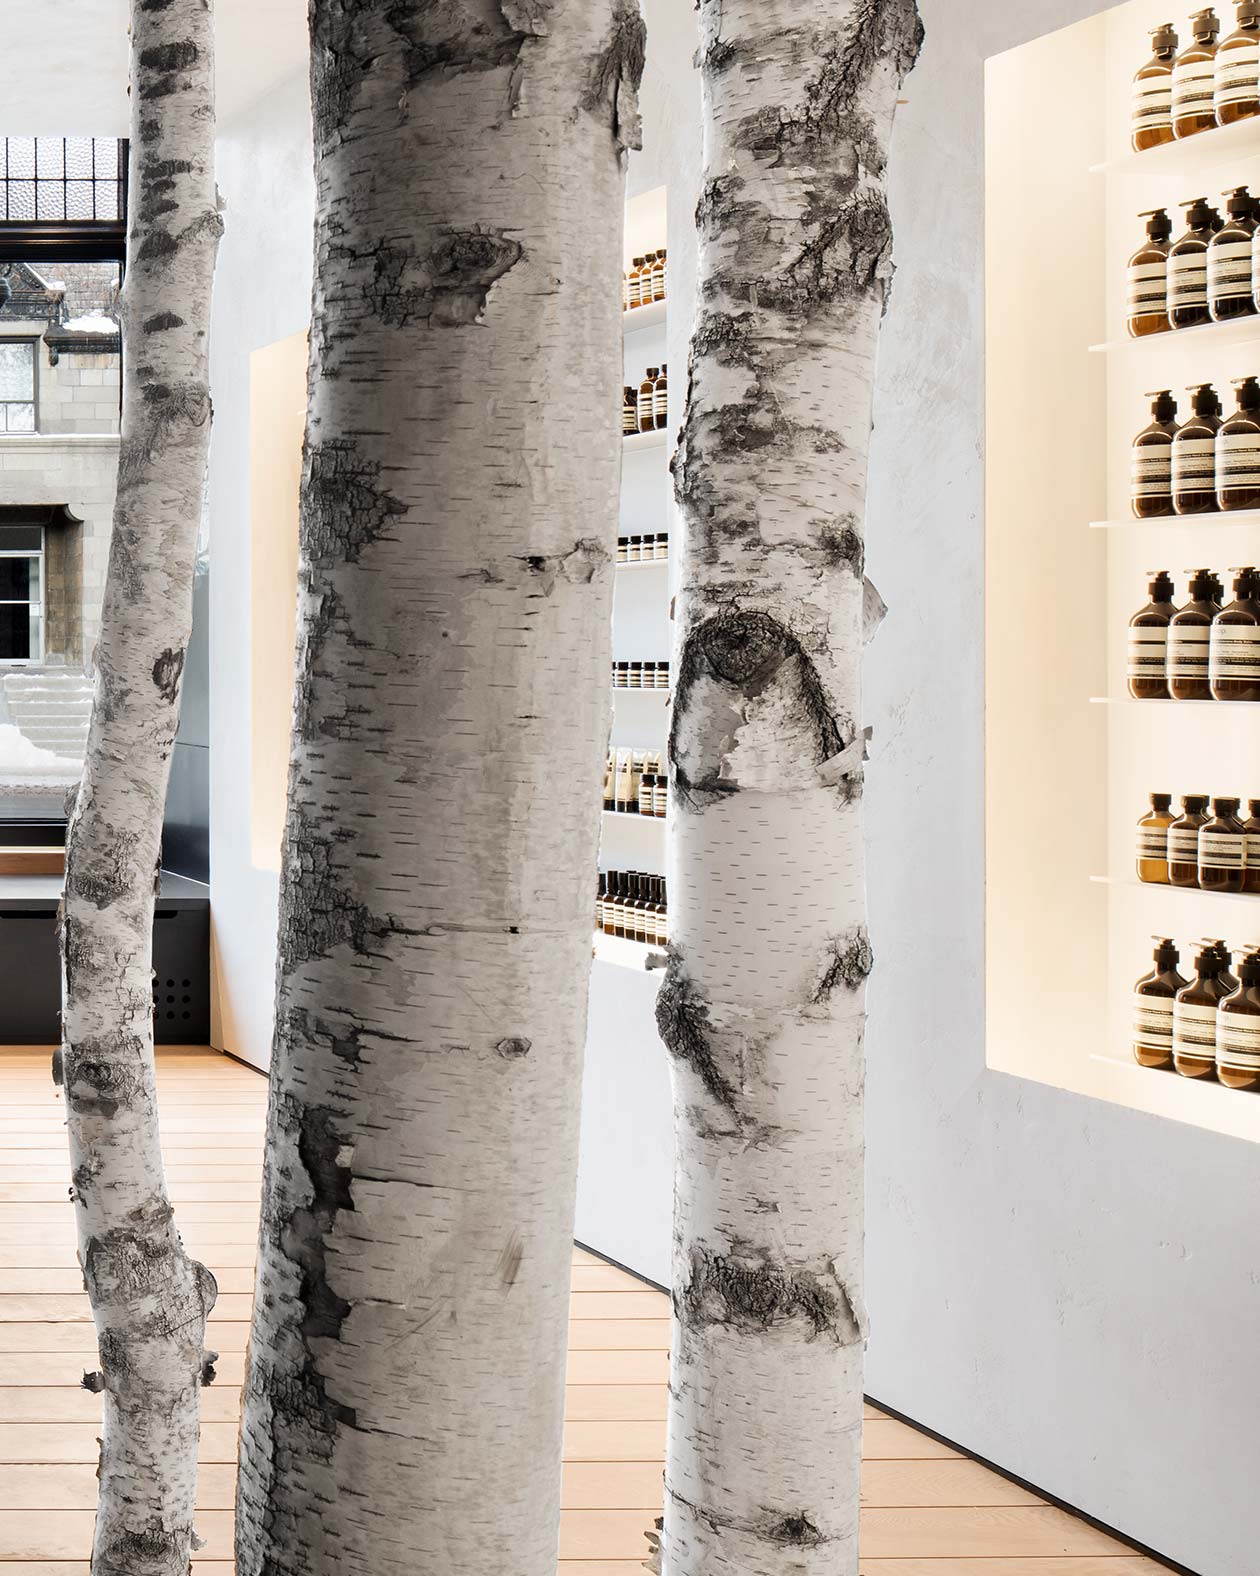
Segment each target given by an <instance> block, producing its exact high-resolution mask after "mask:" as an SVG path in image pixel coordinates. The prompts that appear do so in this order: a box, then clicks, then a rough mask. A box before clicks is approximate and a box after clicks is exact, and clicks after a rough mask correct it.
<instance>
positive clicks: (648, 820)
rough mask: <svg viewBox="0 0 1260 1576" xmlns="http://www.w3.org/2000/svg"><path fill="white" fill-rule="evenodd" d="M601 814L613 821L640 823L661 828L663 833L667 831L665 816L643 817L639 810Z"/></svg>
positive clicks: (613, 811)
mask: <svg viewBox="0 0 1260 1576" xmlns="http://www.w3.org/2000/svg"><path fill="white" fill-rule="evenodd" d="M600 814H601V815H605V816H607V817H608V818H609V819H610V820H612V821H617V822H621V823H624V822H626V821H638V822H639V823H640V824H641V825H643V826H659V827H660V829H661V831H662V832H663V831H664V830H665V819H666V818H665V817H664V816H663V815H642V814H640V812H639V811H638V810H601V811H600Z"/></svg>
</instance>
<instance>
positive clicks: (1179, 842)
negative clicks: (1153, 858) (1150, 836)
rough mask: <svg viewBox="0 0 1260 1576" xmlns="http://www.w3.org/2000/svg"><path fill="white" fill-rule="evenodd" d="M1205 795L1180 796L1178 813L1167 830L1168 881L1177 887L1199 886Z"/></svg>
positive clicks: (1205, 817) (1204, 819)
mask: <svg viewBox="0 0 1260 1576" xmlns="http://www.w3.org/2000/svg"><path fill="white" fill-rule="evenodd" d="M1207 802H1208V796H1207V794H1205V793H1186V794H1182V796H1181V814H1180V815H1179V816H1178V817H1177V819H1176V820H1175V821H1174V822H1173V823H1172V825H1171V826H1170V827H1169V828H1168V879H1169V881H1170V882H1171V883H1172V885H1173V886H1176V887H1197V886H1198V884H1199V828H1200V827H1201V826H1203V825H1204V824H1205V823H1206V821H1207V816H1206V815H1205V814H1204V811H1205V810H1206V809H1207Z"/></svg>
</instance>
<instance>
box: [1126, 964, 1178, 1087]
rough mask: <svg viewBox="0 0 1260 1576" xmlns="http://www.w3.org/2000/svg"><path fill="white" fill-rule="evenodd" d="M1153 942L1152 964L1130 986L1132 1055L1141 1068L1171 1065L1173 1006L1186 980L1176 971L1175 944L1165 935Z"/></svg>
mask: <svg viewBox="0 0 1260 1576" xmlns="http://www.w3.org/2000/svg"><path fill="white" fill-rule="evenodd" d="M1155 942H1156V947H1155V967H1154V968H1153V969H1152V970H1151V971H1150V973H1149V974H1143V976H1142V978H1141V979H1140V980H1139V981H1138V982H1137V984H1136V985H1135V986H1134V987H1133V1056H1134V1060H1135V1061H1138V1062H1140V1063H1141V1065H1142V1066H1143V1067H1171V1066H1172V1058H1173V1006H1174V1003H1175V1001H1176V997H1177V992H1178V991H1180V990H1185V988H1186V986H1187V985H1188V984H1189V983H1190V982H1189V980H1187V979H1185V978H1183V977H1182V975H1180V974H1179V973H1178V972H1177V962H1178V959H1179V957H1180V954H1179V953H1178V951H1177V947H1176V944H1175V943H1174V942H1173V941H1172V940H1171V939H1170V938H1169V937H1168V936H1156V937H1155Z"/></svg>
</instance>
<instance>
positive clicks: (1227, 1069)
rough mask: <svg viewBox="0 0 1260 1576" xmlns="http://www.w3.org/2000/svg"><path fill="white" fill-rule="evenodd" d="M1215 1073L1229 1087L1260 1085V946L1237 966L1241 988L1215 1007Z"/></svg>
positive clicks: (1253, 949) (1246, 952)
mask: <svg viewBox="0 0 1260 1576" xmlns="http://www.w3.org/2000/svg"><path fill="white" fill-rule="evenodd" d="M1216 1076H1217V1077H1218V1078H1219V1079H1220V1081H1221V1082H1222V1083H1223V1084H1224V1085H1225V1087H1226V1088H1227V1089H1257V1088H1260V947H1257V946H1256V945H1255V943H1254V942H1253V943H1251V945H1250V946H1248V947H1247V949H1246V951H1245V953H1244V954H1243V957H1242V960H1241V961H1240V963H1239V965H1238V989H1237V990H1235V991H1231V992H1230V994H1229V995H1228V996H1223V997H1222V998H1221V1001H1220V1004H1219V1006H1218V1007H1217V1009H1216Z"/></svg>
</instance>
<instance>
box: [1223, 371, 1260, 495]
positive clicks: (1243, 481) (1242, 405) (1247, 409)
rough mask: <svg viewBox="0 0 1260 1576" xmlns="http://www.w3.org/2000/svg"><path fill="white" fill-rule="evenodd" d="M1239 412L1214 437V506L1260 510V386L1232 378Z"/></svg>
mask: <svg viewBox="0 0 1260 1576" xmlns="http://www.w3.org/2000/svg"><path fill="white" fill-rule="evenodd" d="M1234 389H1235V391H1236V392H1235V397H1236V399H1237V401H1238V408H1237V409H1236V410H1235V412H1234V414H1233V415H1232V416H1231V417H1230V418H1229V420H1228V421H1226V422H1222V423H1221V429H1220V431H1219V432H1218V433H1217V434H1216V506H1217V508H1218V509H1260V383H1257V381H1256V380H1255V378H1235V379H1234Z"/></svg>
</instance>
